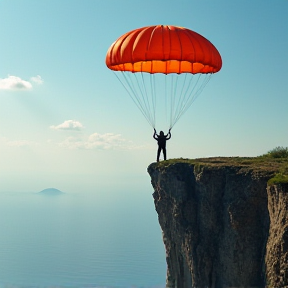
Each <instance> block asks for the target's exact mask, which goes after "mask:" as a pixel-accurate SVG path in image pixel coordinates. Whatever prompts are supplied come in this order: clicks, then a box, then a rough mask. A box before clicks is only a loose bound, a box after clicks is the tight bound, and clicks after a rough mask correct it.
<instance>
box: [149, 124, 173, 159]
mask: <svg viewBox="0 0 288 288" xmlns="http://www.w3.org/2000/svg"><path fill="white" fill-rule="evenodd" d="M170 130H171V129H169V133H168V134H167V135H164V132H163V131H160V134H159V135H158V134H157V133H156V129H155V128H154V135H153V138H154V139H155V140H157V142H158V151H157V162H159V158H160V153H161V150H162V151H163V155H164V160H166V141H167V140H169V139H170V138H171V132H170Z"/></svg>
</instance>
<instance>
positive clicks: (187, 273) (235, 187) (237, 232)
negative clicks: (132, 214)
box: [148, 159, 288, 288]
mask: <svg viewBox="0 0 288 288" xmlns="http://www.w3.org/2000/svg"><path fill="white" fill-rule="evenodd" d="M163 163H164V162H163ZM148 172H149V174H150V176H151V182H152V185H153V188H154V193H153V197H154V202H155V207H156V211H157V213H158V218H159V223H160V226H161V228H162V231H163V241H164V245H165V247H166V260H167V279H166V287H169V288H191V287H196V288H204V287H205V288H206V287H211V288H212V287H213V288H224V287H227V288H228V287H229V288H230V287H231V288H232V287H247V288H248V287H255V288H256V287H271V288H272V287H273V288H280V287H281V288H283V287H288V264H287V263H288V222H287V220H288V219H287V218H288V211H287V209H288V191H287V187H285V186H283V187H282V186H280V185H278V186H269V187H268V188H267V181H268V179H269V178H271V175H272V174H273V169H266V168H265V169H255V168H253V167H250V166H249V165H243V164H241V165H235V163H233V164H231V163H230V162H229V163H228V162H227V163H226V161H225V160H223V159H222V160H221V161H220V160H219V159H217V160H215V159H214V161H213V160H210V161H208V162H206V163H203V162H202V163H196V162H195V163H191V162H189V161H186V162H185V161H182V162H177V161H176V162H175V163H174V162H173V163H172V164H169V165H167V166H165V164H161V163H160V164H157V163H153V164H151V165H150V166H149V167H148Z"/></svg>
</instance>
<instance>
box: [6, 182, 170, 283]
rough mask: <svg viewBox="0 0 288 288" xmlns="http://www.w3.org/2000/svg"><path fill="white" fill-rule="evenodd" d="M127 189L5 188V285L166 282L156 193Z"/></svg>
mask: <svg viewBox="0 0 288 288" xmlns="http://www.w3.org/2000/svg"><path fill="white" fill-rule="evenodd" d="M43 188H48V187H43ZM121 189H122V190H121ZM121 189H120V190H119V189H105V188H104V189H100V190H101V191H92V192H91V191H90V192H85V191H76V192H73V193H69V191H68V192H67V191H66V192H65V193H63V194H61V195H51V196H48V195H41V194H39V193H36V192H35V191H31V192H27V191H26V192H21V191H19V192H2V193H0V288H20V287H21V288H22V287H23V288H24V287H25V288H28V287H29V288H30V287H31V288H32V287H41V288H48V287H49V288H52V287H53V288H62V287H63V288H64V287H66V288H72V287H73V288H76V287H83V288H84V287H85V288H92V287H94V288H96V287H99V288H100V287H101V288H105V287H109V288H113V287H123V288H124V287H131V288H132V287H133V288H137V287H143V288H145V287H147V288H148V287H151V288H152V287H153V288H162V287H165V279H166V269H167V266H166V260H165V249H164V245H163V241H162V232H161V229H160V226H159V223H158V217H157V213H156V212H155V207H154V203H153V197H152V192H153V191H151V190H152V189H150V190H148V191H147V189H142V190H141V189H131V191H129V189H127V190H126V189H124V188H123V187H122V188H121Z"/></svg>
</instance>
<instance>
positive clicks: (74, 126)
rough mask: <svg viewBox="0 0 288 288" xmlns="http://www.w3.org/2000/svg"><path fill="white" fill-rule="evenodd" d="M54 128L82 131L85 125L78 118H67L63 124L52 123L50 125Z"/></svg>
mask: <svg viewBox="0 0 288 288" xmlns="http://www.w3.org/2000/svg"><path fill="white" fill-rule="evenodd" d="M50 128H51V129H53V130H74V131H80V130H82V129H83V128H84V126H83V125H82V124H81V123H80V122H79V121H76V120H66V121H64V122H63V123H62V124H59V125H57V126H55V125H52V126H50Z"/></svg>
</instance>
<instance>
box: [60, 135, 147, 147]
mask: <svg viewBox="0 0 288 288" xmlns="http://www.w3.org/2000/svg"><path fill="white" fill-rule="evenodd" d="M59 145H60V146H61V147H63V148H70V149H86V150H93V149H95V150H135V149H137V150H138V149H147V148H148V147H146V146H145V145H135V144H134V143H133V142H132V141H129V140H126V139H125V138H123V137H122V135H121V134H114V133H105V134H99V133H93V134H91V135H90V136H88V138H86V139H82V138H79V137H78V138H77V137H68V138H67V139H65V140H64V141H63V142H61V143H60V144H59Z"/></svg>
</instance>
